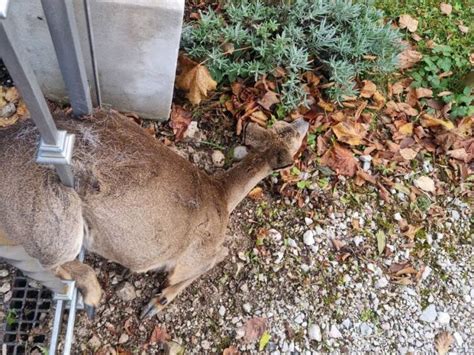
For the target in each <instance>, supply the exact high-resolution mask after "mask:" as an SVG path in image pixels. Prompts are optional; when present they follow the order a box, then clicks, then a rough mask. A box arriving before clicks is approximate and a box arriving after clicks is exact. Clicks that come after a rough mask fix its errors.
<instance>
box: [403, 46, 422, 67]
mask: <svg viewBox="0 0 474 355" xmlns="http://www.w3.org/2000/svg"><path fill="white" fill-rule="evenodd" d="M421 58H423V55H422V54H421V53H420V52H418V51H415V50H413V49H410V48H407V49H405V50H404V51H403V52H401V53H400V54H399V56H398V67H399V68H400V69H409V68H411V67H413V66H414V65H415V64H416V63H418V62H419V61H420V60H421Z"/></svg>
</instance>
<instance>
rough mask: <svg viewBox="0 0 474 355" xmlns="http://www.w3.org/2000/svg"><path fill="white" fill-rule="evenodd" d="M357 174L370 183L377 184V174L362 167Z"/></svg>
mask: <svg viewBox="0 0 474 355" xmlns="http://www.w3.org/2000/svg"><path fill="white" fill-rule="evenodd" d="M357 176H358V177H359V178H361V179H362V180H364V181H367V182H368V183H371V184H372V185H376V184H377V179H376V178H375V176H372V175H370V174H369V173H367V172H365V171H364V170H362V169H359V170H357Z"/></svg>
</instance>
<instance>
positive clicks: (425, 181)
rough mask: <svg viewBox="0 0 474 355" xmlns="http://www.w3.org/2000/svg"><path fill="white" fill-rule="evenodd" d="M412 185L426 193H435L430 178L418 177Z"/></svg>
mask: <svg viewBox="0 0 474 355" xmlns="http://www.w3.org/2000/svg"><path fill="white" fill-rule="evenodd" d="M414 184H415V186H416V187H418V188H419V189H422V190H423V191H426V192H435V184H434V181H433V179H432V178H430V177H428V176H420V177H419V178H417V179H416V180H415V181H414Z"/></svg>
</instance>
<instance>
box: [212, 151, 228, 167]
mask: <svg viewBox="0 0 474 355" xmlns="http://www.w3.org/2000/svg"><path fill="white" fill-rule="evenodd" d="M211 158H212V162H213V163H214V165H215V166H217V167H218V168H222V167H223V166H224V164H225V155H224V153H222V152H221V151H220V150H214V151H213V152H212V156H211Z"/></svg>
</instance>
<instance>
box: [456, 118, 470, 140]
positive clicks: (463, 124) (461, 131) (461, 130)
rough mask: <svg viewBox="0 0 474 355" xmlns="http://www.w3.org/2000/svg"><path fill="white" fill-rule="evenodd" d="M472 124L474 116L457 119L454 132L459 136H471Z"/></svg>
mask: <svg viewBox="0 0 474 355" xmlns="http://www.w3.org/2000/svg"><path fill="white" fill-rule="evenodd" d="M473 125H474V117H464V118H463V119H462V120H461V121H459V123H458V126H457V127H456V130H455V132H456V134H458V135H459V136H461V137H464V138H467V137H470V136H472V126H473Z"/></svg>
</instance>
